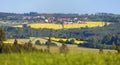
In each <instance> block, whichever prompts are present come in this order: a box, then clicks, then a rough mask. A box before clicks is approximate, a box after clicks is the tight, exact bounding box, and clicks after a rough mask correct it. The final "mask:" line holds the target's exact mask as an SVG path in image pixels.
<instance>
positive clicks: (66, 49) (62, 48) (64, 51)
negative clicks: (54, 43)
mask: <svg viewBox="0 0 120 65" xmlns="http://www.w3.org/2000/svg"><path fill="white" fill-rule="evenodd" d="M68 52H69V49H68V47H67V45H66V44H64V43H62V46H61V47H60V53H64V54H67V53H68Z"/></svg>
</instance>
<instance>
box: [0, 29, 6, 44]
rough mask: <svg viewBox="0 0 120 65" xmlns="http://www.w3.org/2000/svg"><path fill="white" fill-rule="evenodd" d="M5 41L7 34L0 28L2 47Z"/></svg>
mask: <svg viewBox="0 0 120 65" xmlns="http://www.w3.org/2000/svg"><path fill="white" fill-rule="evenodd" d="M4 40H5V32H4V31H3V30H2V29H1V28H0V45H1V44H2V43H3V41H4Z"/></svg>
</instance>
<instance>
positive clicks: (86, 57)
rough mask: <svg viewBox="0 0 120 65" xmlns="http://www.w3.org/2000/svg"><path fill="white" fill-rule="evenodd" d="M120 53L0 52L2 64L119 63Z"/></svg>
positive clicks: (87, 64) (84, 64) (102, 64)
mask: <svg viewBox="0 0 120 65" xmlns="http://www.w3.org/2000/svg"><path fill="white" fill-rule="evenodd" d="M119 64H120V55H119V54H94V53H92V54H91V53H89V54H86V53H80V54H75V53H73V54H67V55H65V54H58V53H56V54H52V53H40V52H31V53H20V54H18V53H11V54H0V65H119Z"/></svg>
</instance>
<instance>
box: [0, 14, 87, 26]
mask: <svg viewBox="0 0 120 65" xmlns="http://www.w3.org/2000/svg"><path fill="white" fill-rule="evenodd" d="M7 20H8V21H12V22H6V21H3V22H0V23H1V24H9V23H12V24H28V23H65V24H69V23H84V21H86V20H87V17H79V16H75V17H70V16H68V17H67V16H64V17H63V16H52V15H49V16H46V15H36V16H27V15H26V16H7Z"/></svg>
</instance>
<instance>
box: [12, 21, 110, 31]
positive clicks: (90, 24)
mask: <svg viewBox="0 0 120 65" xmlns="http://www.w3.org/2000/svg"><path fill="white" fill-rule="evenodd" d="M105 24H107V25H109V24H110V23H109V22H107V23H105V22H92V21H88V22H85V23H79V24H78V23H73V24H64V28H65V29H71V28H84V27H89V28H91V27H102V26H104V25H105ZM28 26H30V27H31V28H48V29H62V28H63V26H62V25H61V24H54V23H33V24H28ZM14 27H20V28H21V27H22V25H17V26H14Z"/></svg>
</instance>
